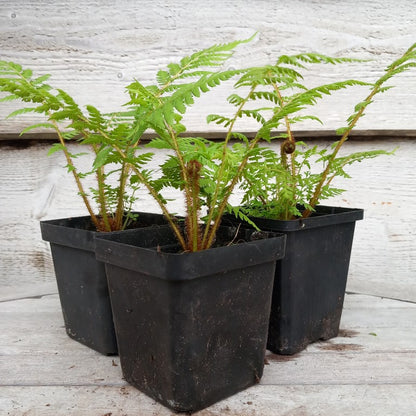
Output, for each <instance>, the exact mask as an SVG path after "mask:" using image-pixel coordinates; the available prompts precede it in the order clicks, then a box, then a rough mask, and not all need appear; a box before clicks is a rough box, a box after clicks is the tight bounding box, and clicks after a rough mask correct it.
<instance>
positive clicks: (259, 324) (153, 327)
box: [96, 227, 285, 412]
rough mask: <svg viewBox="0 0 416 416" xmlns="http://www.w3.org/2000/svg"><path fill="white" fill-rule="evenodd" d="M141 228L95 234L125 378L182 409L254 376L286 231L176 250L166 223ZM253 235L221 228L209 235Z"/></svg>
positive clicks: (242, 386) (208, 400)
mask: <svg viewBox="0 0 416 416" xmlns="http://www.w3.org/2000/svg"><path fill="white" fill-rule="evenodd" d="M144 231H145V232H143V233H140V234H139V233H135V232H133V231H131V232H126V233H124V234H117V233H115V234H113V235H111V236H100V238H97V247H96V254H97V258H98V259H99V260H100V261H103V262H105V263H106V270H107V276H108V282H109V290H110V297H111V303H112V308H113V315H114V322H115V328H116V333H117V339H118V346H119V354H120V361H121V367H122V371H123V376H124V378H125V379H126V380H127V381H128V382H129V383H130V384H132V385H133V386H135V387H136V388H138V389H139V390H141V391H142V392H144V393H146V394H147V395H149V396H150V397H152V398H153V399H155V400H157V401H159V402H161V403H162V404H164V405H165V406H167V407H169V408H171V409H173V410H175V411H182V412H192V411H196V410H199V409H202V408H204V407H206V406H209V405H211V404H212V403H214V402H216V401H218V400H221V399H223V398H225V397H228V396H230V395H232V394H234V393H236V392H238V391H240V390H243V389H245V388H246V387H249V386H251V385H253V384H255V383H257V382H258V381H259V380H260V378H261V376H262V373H263V365H264V354H265V349H266V340H267V326H268V317H269V313H270V303H271V293H272V286H273V276H274V270H275V264H276V259H278V258H281V257H282V256H283V253H284V245H285V236H278V237H273V238H263V239H260V240H258V241H251V242H244V243H241V244H235V245H231V246H226V247H217V248H212V249H209V250H204V251H200V252H197V253H182V254H180V253H178V247H177V245H176V243H175V238H174V236H173V233H172V231H171V230H170V229H169V228H168V227H160V228H159V230H158V231H157V233H155V232H148V230H144ZM252 233H253V232H252V230H246V231H244V233H243V234H244V235H243V234H242V233H240V235H238V236H237V235H236V229H235V228H229V227H227V228H224V229H222V230H221V232H220V233H219V234H218V235H217V242H219V241H220V240H222V241H231V240H233V239H235V240H234V241H238V240H239V239H240V238H242V237H244V238H245V239H247V238H248V239H249V238H250V237H252V236H253V234H252ZM266 234H270V233H266ZM263 237H264V236H263Z"/></svg>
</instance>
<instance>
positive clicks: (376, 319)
mask: <svg viewBox="0 0 416 416" xmlns="http://www.w3.org/2000/svg"><path fill="white" fill-rule="evenodd" d="M341 328H342V330H341V332H340V336H339V337H338V338H335V339H333V340H331V341H328V342H320V343H316V344H314V345H311V346H309V348H307V350H306V351H304V352H302V353H300V354H298V355H296V356H293V357H283V356H277V355H274V354H271V353H268V354H267V363H266V366H265V371H264V376H263V378H262V380H261V383H260V384H259V385H256V386H254V387H252V388H249V389H247V390H246V391H244V392H241V393H239V394H236V395H234V396H233V397H230V398H228V399H226V400H223V401H221V402H219V403H217V404H215V405H213V406H211V407H209V408H207V409H205V410H203V411H201V412H198V413H196V414H195V415H198V416H208V415H212V416H214V415H216V416H220V415H221V416H222V415H225V416H234V415H250V416H253V415H254V416H257V415H259V416H269V415H270V416H272V415H273V416H280V415H282V416H283V415H285V416H309V415H328V416H329V415H331V416H332V415H341V416H348V415H351V416H352V415H354V416H360V415H368V414H372V415H383V416H384V415H386V416H388V415H394V416H399V415H406V416H411V415H415V414H416V304H415V303H411V302H403V301H400V300H392V299H386V298H380V297H376V296H368V295H360V294H353V293H349V294H347V296H346V300H345V308H344V312H343V317H342V324H341ZM171 414H173V413H171V412H170V411H169V410H167V409H166V408H164V407H163V406H161V405H160V404H157V403H156V402H154V401H153V400H151V399H150V398H148V397H146V396H145V395H144V394H142V393H140V392H139V391H137V390H136V389H135V388H133V387H131V386H129V385H128V384H127V383H126V382H125V381H124V380H123V379H122V375H121V368H120V365H119V359H118V357H104V356H102V355H100V354H98V353H96V352H94V351H92V350H90V349H88V348H86V347H84V346H82V345H81V344H78V343H76V342H74V341H72V340H71V339H69V338H68V337H67V336H66V334H65V331H64V327H63V320H62V315H61V310H60V305H59V299H58V295H57V294H56V287H55V286H54V284H51V283H46V284H41V285H37V286H36V285H33V286H26V287H20V288H18V289H13V288H8V290H7V291H5V292H3V293H2V294H1V295H0V415H10V416H11V415H12V416H20V415H21V416H23V415H25V416H35V415H36V416H75V415H79V416H147V415H149V416H156V415H158V416H167V415H171Z"/></svg>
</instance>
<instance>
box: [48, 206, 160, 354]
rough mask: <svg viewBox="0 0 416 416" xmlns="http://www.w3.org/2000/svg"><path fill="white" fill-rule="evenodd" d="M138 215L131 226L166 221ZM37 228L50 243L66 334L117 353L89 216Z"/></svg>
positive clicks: (102, 267) (89, 344)
mask: <svg viewBox="0 0 416 416" xmlns="http://www.w3.org/2000/svg"><path fill="white" fill-rule="evenodd" d="M138 214H139V218H140V219H139V220H138V221H137V223H135V224H133V226H136V227H144V226H150V225H151V224H160V223H165V221H164V218H163V216H161V215H158V214H148V213H138ZM40 227H41V233H42V238H43V240H45V241H48V242H49V243H50V247H51V253H52V258H53V264H54V269H55V276H56V282H57V286H58V292H59V298H60V302H61V308H62V313H63V318H64V322H65V329H66V332H67V334H68V336H69V337H71V338H72V339H74V340H76V341H78V342H80V343H82V344H84V345H86V346H88V347H90V348H92V349H94V350H96V351H98V352H100V353H102V354H105V355H114V354H117V341H116V336H115V331H114V324H113V317H112V313H111V304H110V298H109V295H108V286H107V277H106V274H105V267H104V264H103V263H101V262H99V261H97V260H96V258H95V236H96V235H97V234H99V233H97V232H96V231H94V226H93V224H92V222H91V219H90V217H89V216H83V217H74V218H63V219H57V220H49V221H41V223H40ZM138 231H140V230H138ZM100 234H101V233H100Z"/></svg>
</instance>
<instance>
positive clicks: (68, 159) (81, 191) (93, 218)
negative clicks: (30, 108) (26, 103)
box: [48, 113, 100, 230]
mask: <svg viewBox="0 0 416 416" xmlns="http://www.w3.org/2000/svg"><path fill="white" fill-rule="evenodd" d="M48 115H49V117H50V116H51V114H50V113H48ZM50 121H51V122H52V124H53V126H54V128H55V131H56V133H57V135H58V139H59V142H60V143H61V145H62V149H63V152H64V155H65V158H66V162H67V165H68V166H70V167H71V172H72V175H73V176H74V179H75V183H76V185H77V187H78V191H79V194H80V196H81V198H82V200H83V202H84V205H85V207H86V208H87V211H88V213H89V215H90V217H91V221H92V222H93V224H94V225H95V227H96V228H97V230H98V229H99V228H100V223H99V221H98V219H97V217H96V215H95V214H94V211H93V210H92V208H91V204H90V202H89V200H88V198H87V194H86V193H85V191H84V187H83V186H82V183H81V179H80V177H79V175H78V173H77V171H76V169H75V166H74V164H73V162H72V158H71V155H70V154H69V151H68V148H67V147H66V144H65V139H64V138H63V136H62V133H61V130H60V129H59V126H58V123H57V122H56V121H55V120H51V119H50Z"/></svg>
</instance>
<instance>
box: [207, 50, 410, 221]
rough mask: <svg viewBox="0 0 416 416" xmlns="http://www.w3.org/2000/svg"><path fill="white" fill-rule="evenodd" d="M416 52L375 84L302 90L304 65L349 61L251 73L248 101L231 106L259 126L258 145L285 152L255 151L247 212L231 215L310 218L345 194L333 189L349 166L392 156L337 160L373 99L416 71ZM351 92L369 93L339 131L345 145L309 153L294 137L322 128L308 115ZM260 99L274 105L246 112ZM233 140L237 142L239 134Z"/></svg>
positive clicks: (281, 61)
mask: <svg viewBox="0 0 416 416" xmlns="http://www.w3.org/2000/svg"><path fill="white" fill-rule="evenodd" d="M415 49H416V47H415V45H413V46H412V47H411V48H409V49H408V50H407V51H406V52H405V53H404V55H403V56H402V57H401V58H399V59H398V60H396V61H395V62H393V63H392V64H391V65H389V67H388V68H386V71H385V74H384V75H383V76H382V77H381V78H380V79H379V80H377V81H376V82H375V83H374V84H369V83H364V82H361V81H358V80H346V81H341V82H335V83H331V84H325V85H321V86H319V87H315V88H311V89H308V88H307V87H306V86H305V85H304V84H303V76H302V74H301V73H300V71H301V70H304V69H306V66H305V63H307V64H319V63H326V64H340V63H344V62H347V63H348V62H353V60H350V59H348V58H347V59H345V58H331V57H326V56H323V55H318V54H301V55H294V56H286V55H284V56H282V57H279V58H278V60H277V62H276V64H275V65H267V66H264V67H256V68H251V69H249V70H247V71H246V72H245V73H244V74H243V75H242V76H241V78H240V79H239V81H238V82H237V83H236V89H237V90H238V89H239V88H241V87H244V88H245V89H247V88H249V89H250V93H249V95H247V97H245V98H244V97H241V96H239V95H237V94H236V93H235V94H232V95H231V96H230V98H229V101H230V102H231V103H232V104H234V105H235V106H236V107H237V112H239V114H240V115H241V117H251V118H254V119H256V120H257V122H258V123H259V129H258V131H257V134H256V140H255V141H257V142H258V143H259V142H260V140H266V141H268V142H271V141H274V140H279V141H280V152H274V151H273V150H271V149H268V148H264V147H261V146H258V147H256V149H255V152H253V155H252V156H251V158H250V159H249V161H248V163H247V166H246V168H245V169H244V171H243V178H242V180H241V186H242V188H243V190H244V191H245V195H244V197H243V200H242V206H241V207H233V208H230V207H229V208H228V209H229V210H231V211H232V212H233V213H234V214H237V215H238V216H240V217H244V216H246V217H247V216H261V217H268V218H273V219H292V218H295V217H299V216H303V217H308V216H309V215H310V214H311V213H312V212H313V211H314V209H315V207H316V205H317V204H318V203H319V202H320V201H322V200H324V199H326V198H329V197H331V196H334V195H338V194H340V193H341V192H343V190H341V189H338V188H335V187H333V186H332V182H333V180H334V179H335V178H337V177H348V174H347V173H346V171H345V167H346V166H348V165H350V164H352V163H356V162H361V161H362V160H365V159H368V158H374V157H377V156H380V155H385V154H391V153H392V152H386V151H380V150H378V151H368V152H360V153H354V154H350V155H348V156H345V157H339V156H338V153H339V150H340V149H341V147H342V145H343V144H344V143H345V141H346V140H347V139H348V137H349V134H350V132H351V131H352V129H353V128H354V127H355V126H356V124H357V122H358V120H359V119H360V118H361V117H362V116H363V115H364V110H365V109H366V108H367V106H368V105H369V104H370V103H371V102H372V101H373V98H374V96H375V95H376V94H378V93H381V92H384V91H386V90H387V89H388V88H390V87H388V86H385V83H386V82H387V81H388V80H390V78H392V77H393V76H394V75H396V74H399V73H401V72H403V71H406V70H408V69H410V68H412V67H414V66H415V53H416V52H415ZM350 86H362V87H366V86H367V87H370V93H369V95H368V96H367V97H366V98H365V99H364V100H363V101H362V102H360V103H359V104H357V105H356V106H355V109H354V113H353V114H352V115H351V116H350V117H349V118H348V120H347V123H348V124H347V126H346V127H344V128H342V129H339V130H338V134H339V135H340V140H339V141H337V142H336V143H335V144H334V145H333V147H332V149H323V150H319V149H318V148H317V147H308V146H306V144H305V143H301V142H298V141H296V139H295V137H294V133H293V131H292V127H293V125H294V124H295V123H297V122H299V121H302V120H305V119H311V120H316V121H318V122H321V121H320V120H319V119H318V118H317V117H315V116H314V115H304V113H303V110H305V109H306V108H310V107H313V106H314V105H315V104H316V103H317V102H318V100H321V99H322V98H324V97H325V96H327V95H330V94H332V93H334V92H336V91H337V90H340V89H343V88H347V87H350ZM259 99H261V100H263V101H266V102H267V103H268V104H269V105H268V106H264V105H262V106H261V107H258V108H254V109H253V108H250V110H249V111H246V110H245V107H246V105H247V104H248V103H255V102H256V101H257V100H259ZM300 112H302V113H300ZM270 114H271V115H270ZM209 121H213V122H216V123H219V124H223V125H224V126H226V127H227V126H231V124H232V121H231V119H229V118H226V117H222V116H219V115H213V116H210V117H209ZM279 127H283V128H284V129H285V132H284V133H280V134H275V133H273V131H275V130H276V129H277V128H279ZM232 134H234V135H235V136H237V135H236V134H235V133H232ZM253 150H254V149H253ZM319 165H321V166H323V169H322V170H321V171H320V172H319V171H318V173H316V168H313V166H315V167H316V166H319Z"/></svg>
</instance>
